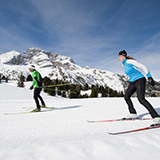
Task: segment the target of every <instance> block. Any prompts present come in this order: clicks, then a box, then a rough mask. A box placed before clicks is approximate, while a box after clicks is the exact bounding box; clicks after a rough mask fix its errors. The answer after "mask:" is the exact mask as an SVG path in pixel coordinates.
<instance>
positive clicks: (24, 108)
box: [22, 107, 56, 109]
mask: <svg viewBox="0 0 160 160" xmlns="http://www.w3.org/2000/svg"><path fill="white" fill-rule="evenodd" d="M22 108H23V109H29V108H35V107H22ZM42 108H46V109H56V107H42Z"/></svg>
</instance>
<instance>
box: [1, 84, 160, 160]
mask: <svg viewBox="0 0 160 160" xmlns="http://www.w3.org/2000/svg"><path fill="white" fill-rule="evenodd" d="M29 86H30V83H26V87H25V88H18V87H16V83H15V82H14V83H13V82H9V83H8V84H6V83H1V84H0V95H1V96H0V126H1V127H0V160H53V159H54V160H64V159H68V160H75V159H77V160H82V159H83V160H124V159H129V160H135V159H138V160H139V159H141V160H150V159H151V158H152V159H154V160H158V159H159V158H160V154H159V149H160V129H153V130H149V131H144V132H143V131H142V132H137V133H130V134H125V135H116V136H113V135H109V134H108V132H111V131H112V132H114V131H124V130H128V129H136V128H140V127H145V126H148V125H150V124H151V123H152V121H136V122H135V121H134V122H112V123H95V124H90V123H87V120H104V119H115V118H121V117H124V116H126V115H127V114H128V110H127V106H126V104H125V102H124V99H123V98H93V99H67V98H61V97H51V96H48V95H47V94H46V93H44V92H42V94H41V95H42V96H43V98H44V100H45V102H46V104H47V106H50V107H56V108H57V109H55V110H52V111H49V112H41V113H32V114H21V115H4V113H11V112H12V113H13V112H24V111H29V110H31V107H34V106H35V103H34V100H33V98H32V97H33V95H32V94H33V91H30V90H29V89H28V88H29ZM147 99H148V100H149V102H150V103H151V104H152V105H153V106H154V107H155V108H156V110H157V111H158V113H160V98H147ZM133 103H134V105H135V108H136V109H137V112H138V114H139V116H140V117H150V115H149V114H148V112H147V111H146V109H145V108H144V107H143V106H141V105H140V104H139V102H138V100H137V99H136V98H133ZM23 107H25V109H24V108H23ZM27 107H28V108H27ZM43 110H47V109H43Z"/></svg>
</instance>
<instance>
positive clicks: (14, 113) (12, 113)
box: [4, 108, 53, 115]
mask: <svg viewBox="0 0 160 160" xmlns="http://www.w3.org/2000/svg"><path fill="white" fill-rule="evenodd" d="M49 109H50V110H41V111H39V112H33V111H26V112H10V113H4V114H5V115H17V114H29V113H41V112H48V111H52V110H53V109H52V108H49Z"/></svg>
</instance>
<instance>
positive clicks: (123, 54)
mask: <svg viewBox="0 0 160 160" xmlns="http://www.w3.org/2000/svg"><path fill="white" fill-rule="evenodd" d="M118 56H125V57H127V52H126V51H125V50H122V51H120V52H119V53H118Z"/></svg>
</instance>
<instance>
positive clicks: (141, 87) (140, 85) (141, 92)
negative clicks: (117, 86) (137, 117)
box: [124, 78, 160, 118]
mask: <svg viewBox="0 0 160 160" xmlns="http://www.w3.org/2000/svg"><path fill="white" fill-rule="evenodd" d="M145 86H146V79H145V78H141V79H138V80H136V81H134V82H131V83H130V84H129V86H128V89H127V91H126V93H125V96H124V99H125V101H126V103H127V104H128V109H129V112H130V113H136V110H135V108H134V106H133V103H132V101H131V96H132V94H133V93H134V92H135V91H136V92H137V98H138V100H139V102H140V103H141V104H142V105H143V106H144V107H145V108H146V109H147V110H148V111H149V113H150V114H151V116H152V118H155V117H160V116H159V115H158V114H157V112H156V111H155V109H154V108H153V107H152V105H151V104H150V103H149V102H148V101H147V100H146V99H145Z"/></svg>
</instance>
